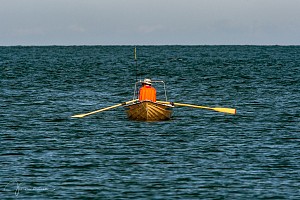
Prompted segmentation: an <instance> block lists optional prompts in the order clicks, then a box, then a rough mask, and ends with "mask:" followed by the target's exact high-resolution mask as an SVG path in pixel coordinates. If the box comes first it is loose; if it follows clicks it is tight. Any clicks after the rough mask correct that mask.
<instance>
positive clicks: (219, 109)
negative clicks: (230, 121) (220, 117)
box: [157, 101, 236, 115]
mask: <svg viewBox="0 0 300 200" xmlns="http://www.w3.org/2000/svg"><path fill="white" fill-rule="evenodd" d="M157 102H158V103H164V104H173V105H175V106H185V107H191V108H201V109H207V110H214V111H217V112H223V113H228V114H234V115H235V114H236V109H235V108H211V107H207V106H197V105H191V104H184V103H171V102H166V101H157Z"/></svg>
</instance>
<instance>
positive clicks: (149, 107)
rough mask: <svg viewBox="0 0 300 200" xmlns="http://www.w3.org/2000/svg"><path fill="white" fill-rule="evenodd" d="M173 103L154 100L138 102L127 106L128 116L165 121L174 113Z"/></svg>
mask: <svg viewBox="0 0 300 200" xmlns="http://www.w3.org/2000/svg"><path fill="white" fill-rule="evenodd" d="M172 108H173V106H172V105H168V104H160V103H156V102H152V101H142V102H137V103H134V104H131V105H128V106H125V109H126V113H127V117H128V118H129V119H131V120H137V121H164V120H169V119H170V118H171V115H172Z"/></svg>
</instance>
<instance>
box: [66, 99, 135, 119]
mask: <svg viewBox="0 0 300 200" xmlns="http://www.w3.org/2000/svg"><path fill="white" fill-rule="evenodd" d="M135 101H138V99H134V100H131V101H127V102H124V103H120V104H116V105H114V106H110V107H107V108H102V109H100V110H95V111H93V112H89V113H85V114H79V115H73V116H72V117H74V118H82V117H86V116H88V115H92V114H95V113H98V112H102V111H106V110H110V109H113V108H117V107H119V106H124V105H127V104H130V103H133V102H135Z"/></svg>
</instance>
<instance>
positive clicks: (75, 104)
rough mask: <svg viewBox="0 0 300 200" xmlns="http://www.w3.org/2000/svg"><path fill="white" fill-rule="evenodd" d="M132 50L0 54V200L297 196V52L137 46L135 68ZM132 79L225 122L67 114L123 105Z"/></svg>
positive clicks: (178, 114) (186, 115)
mask: <svg viewBox="0 0 300 200" xmlns="http://www.w3.org/2000/svg"><path fill="white" fill-rule="evenodd" d="M133 52H134V46H42V47H37V46H33V47H22V46H15V47H0V132H1V134H0V143H1V145H0V165H1V167H0V192H1V193H0V199H63V200H65V199H164V200H165V199H228V200H229V199H230V200H231V199H300V131H299V130H300V109H299V108H300V46H137V67H136V63H135V61H134V53H133ZM136 69H137V70H136ZM136 78H137V79H138V80H139V79H144V78H151V79H152V80H164V81H165V83H166V89H167V94H168V100H170V101H173V102H178V103H186V104H195V105H201V106H209V107H227V108H236V109H237V114H236V115H230V114H224V113H220V112H214V111H210V110H205V109H196V108H188V107H175V108H174V113H173V117H172V120H170V121H163V122H137V121H130V120H128V119H127V117H126V114H125V112H124V108H123V107H118V108H115V109H112V110H108V111H105V112H101V113H97V114H94V115H90V116H87V117H85V118H79V119H78V118H71V116H72V115H74V114H80V113H87V112H90V111H94V110H98V109H101V108H105V107H108V106H112V105H115V104H119V103H122V102H126V101H129V100H131V99H132V98H133V92H134V83H135V81H136ZM154 86H155V85H154ZM156 87H157V90H158V95H161V94H162V93H160V92H159V91H161V89H163V88H161V87H160V86H159V85H157V86H156ZM158 98H160V97H158ZM162 100H164V99H162Z"/></svg>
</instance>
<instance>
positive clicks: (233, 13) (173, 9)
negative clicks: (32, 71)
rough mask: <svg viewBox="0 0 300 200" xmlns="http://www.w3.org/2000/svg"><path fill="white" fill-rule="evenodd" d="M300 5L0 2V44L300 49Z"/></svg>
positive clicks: (182, 0) (225, 0) (274, 0)
mask: <svg viewBox="0 0 300 200" xmlns="http://www.w3.org/2000/svg"><path fill="white" fill-rule="evenodd" d="M299 9H300V0H0V45H81V44H86V45H109V44H112V45H114V44H120V45H123V44H131V45H140V44H154V45H156V44H194V45H202V44H262V45H264V44H267V45H273V44H279V45H289V44H292V45H300V12H299Z"/></svg>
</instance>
